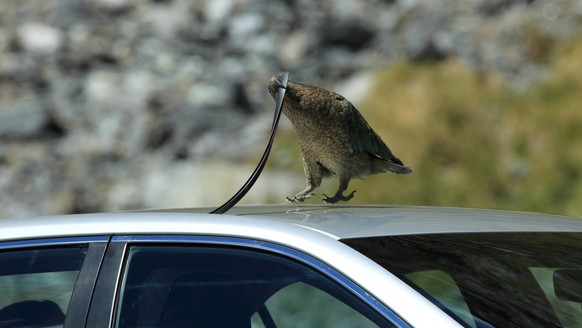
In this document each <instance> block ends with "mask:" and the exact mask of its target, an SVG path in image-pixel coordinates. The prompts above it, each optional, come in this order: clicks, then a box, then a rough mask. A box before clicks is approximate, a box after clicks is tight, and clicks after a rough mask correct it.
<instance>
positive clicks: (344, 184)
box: [323, 178, 356, 204]
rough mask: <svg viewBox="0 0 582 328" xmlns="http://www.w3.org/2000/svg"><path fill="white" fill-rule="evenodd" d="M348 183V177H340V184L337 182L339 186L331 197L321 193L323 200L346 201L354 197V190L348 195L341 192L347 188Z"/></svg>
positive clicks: (331, 201) (331, 202)
mask: <svg viewBox="0 0 582 328" xmlns="http://www.w3.org/2000/svg"><path fill="white" fill-rule="evenodd" d="M349 183H350V179H342V178H340V184H339V188H338V189H337V192H336V193H335V195H333V197H329V196H328V195H326V194H323V196H324V197H323V202H324V203H327V204H335V203H337V202H338V201H340V200H341V201H344V202H347V201H349V200H350V199H352V198H353V197H354V194H355V193H356V191H355V190H354V191H352V192H351V193H350V194H349V195H347V196H344V195H343V192H344V191H345V190H346V189H348V184H349Z"/></svg>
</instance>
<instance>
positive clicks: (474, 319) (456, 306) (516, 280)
mask: <svg viewBox="0 0 582 328" xmlns="http://www.w3.org/2000/svg"><path fill="white" fill-rule="evenodd" d="M343 242H344V243H345V244H347V245H349V246H351V247H353V248H355V249H357V250H358V251H360V252H362V253H363V254H365V255H366V256H368V257H370V258H372V259H373V260H374V261H376V262H377V263H379V264H380V265H382V266H383V267H384V268H386V269H387V270H389V271H390V272H392V273H394V274H396V275H397V276H399V277H400V278H401V279H402V280H404V281H405V282H407V283H408V284H409V285H410V286H412V287H413V288H415V289H416V290H417V291H419V292H420V293H421V294H423V295H425V296H426V297H427V298H428V299H429V300H431V301H432V302H433V303H435V304H436V305H438V306H439V307H441V308H442V309H443V310H444V311H445V312H447V313H449V314H450V315H451V316H452V317H454V318H455V319H456V320H457V321H458V322H459V323H461V324H463V325H464V326H466V327H492V326H495V327H497V326H499V327H580V326H581V325H582V306H581V305H582V257H581V256H580V254H581V250H582V233H539V232H537V233H467V234H430V235H410V236H389V237H373V238H358V239H347V240H343Z"/></svg>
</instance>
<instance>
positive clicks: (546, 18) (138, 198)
mask: <svg viewBox="0 0 582 328" xmlns="http://www.w3.org/2000/svg"><path fill="white" fill-rule="evenodd" d="M581 21H582V1H580V0H552V1H541V0H538V1H532V0H439V1H422V0H385V1H360V0H335V1H334V0H327V1H309V0H297V1H292V0H290V1H267V0H244V1H243V0H206V1H202V0H197V1H191V0H157V1H156V0H87V1H79V0H27V1H22V0H3V1H2V3H1V5H0V217H26V216H34V215H48V214H58V213H84V212H94V211H116V210H129V209H139V208H153V207H188V206H201V205H210V206H212V205H220V204H222V202H224V201H225V200H226V199H228V198H229V197H230V196H231V195H232V194H233V193H234V192H235V191H236V190H238V188H239V187H240V186H241V185H242V183H243V182H244V181H246V178H247V177H248V175H250V173H251V172H252V170H253V168H254V166H255V165H256V162H257V161H258V158H259V157H260V155H261V152H262V150H263V148H264V146H265V144H266V140H267V134H268V130H269V128H270V124H271V119H272V115H273V109H274V102H273V101H272V99H270V97H269V95H268V93H267V91H266V88H265V85H266V82H267V81H268V79H269V78H270V76H271V75H272V74H274V73H277V72H281V71H289V72H290V73H291V79H292V80H294V81H298V82H304V83H308V84H313V85H320V86H324V87H326V88H329V89H332V90H335V91H337V92H339V93H341V94H343V95H344V96H346V97H347V98H348V99H350V100H352V102H354V104H356V106H357V107H358V108H359V109H360V110H361V111H362V112H363V114H364V116H366V117H367V118H368V120H369V122H370V124H371V125H372V127H374V128H375V129H376V130H377V132H379V134H380V135H381V136H382V137H383V138H384V139H385V140H387V142H388V144H389V145H390V146H391V148H392V149H393V150H394V152H395V153H396V154H397V155H398V156H399V157H400V158H401V159H402V160H404V162H405V163H406V164H408V165H410V166H412V167H413V168H415V173H414V174H413V175H410V176H391V175H381V176H377V177H375V178H373V179H368V180H365V181H356V182H353V183H352V185H351V187H352V188H354V189H357V190H358V193H357V194H356V197H355V198H354V199H353V200H352V203H374V204H413V205H445V206H475V207H490V208H506V209H516V210H536V211H543V212H554V213H562V214H573V215H582V60H581V58H582V29H581V27H580V26H581V24H580V23H581ZM281 124H282V125H281V130H280V131H279V133H278V137H277V140H276V144H275V146H274V150H273V153H272V155H271V156H272V157H271V158H270V160H269V165H268V168H267V169H266V171H265V173H264V175H263V176H262V177H261V178H260V179H259V181H258V182H257V184H256V186H255V187H254V188H253V190H251V192H250V193H249V195H248V196H247V198H246V199H245V200H244V202H245V203H260V204H266V203H282V202H283V201H284V197H285V196H286V195H291V194H294V193H295V192H297V191H299V190H300V189H302V188H303V187H304V177H303V172H302V169H301V163H300V161H301V159H300V154H299V150H298V146H297V144H296V140H295V139H294V135H293V131H292V130H291V128H290V125H289V123H288V121H287V120H286V118H284V117H283V118H282V123H281ZM334 188H335V182H331V181H330V182H328V183H327V184H326V187H325V188H323V190H322V191H323V192H325V191H326V190H329V192H333V190H335V189H334ZM322 191H320V193H321V192H322ZM319 201H320V197H316V199H314V200H312V201H310V202H313V203H317V202H319Z"/></svg>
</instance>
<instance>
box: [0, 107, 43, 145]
mask: <svg viewBox="0 0 582 328" xmlns="http://www.w3.org/2000/svg"><path fill="white" fill-rule="evenodd" d="M50 130H51V117H50V115H49V113H48V108H47V106H46V105H45V104H44V103H43V102H40V101H37V100H35V99H31V100H21V101H18V102H17V103H14V104H3V105H2V108H0V140H1V139H4V140H19V139H34V138H42V137H47V136H49V135H50V133H51V131H50Z"/></svg>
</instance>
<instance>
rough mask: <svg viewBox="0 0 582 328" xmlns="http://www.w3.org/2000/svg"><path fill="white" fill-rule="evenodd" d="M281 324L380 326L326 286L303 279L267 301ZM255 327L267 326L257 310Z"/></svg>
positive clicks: (266, 304)
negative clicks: (334, 295)
mask: <svg viewBox="0 0 582 328" xmlns="http://www.w3.org/2000/svg"><path fill="white" fill-rule="evenodd" d="M265 306H266V308H267V309H268V311H269V312H270V314H271V317H272V319H273V322H274V323H275V325H276V326H277V327H377V325H376V324H375V323H374V322H372V321H371V320H370V319H368V318H366V317H365V316H363V315H362V314H361V313H359V312H357V311H356V310H355V309H353V308H352V307H350V306H348V305H347V304H345V303H344V302H342V301H340V300H338V299H337V298H335V297H333V296H332V295H330V294H328V293H326V292H324V291H323V290H321V289H319V288H316V287H313V286H311V285H308V284H306V283H303V282H296V283H293V284H291V285H288V286H285V287H283V288H282V289H281V290H279V291H277V292H276V293H275V294H273V295H272V296H271V297H269V299H268V300H267V301H266V302H265ZM252 326H253V327H267V326H266V325H265V324H264V322H263V320H262V319H261V317H260V314H259V313H256V314H255V315H254V316H253V317H252Z"/></svg>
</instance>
